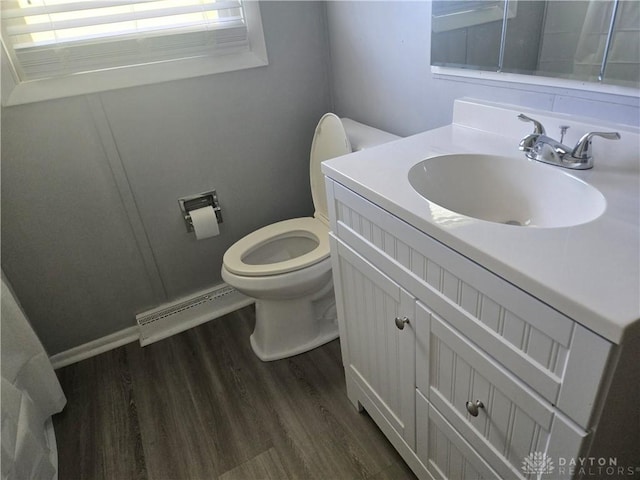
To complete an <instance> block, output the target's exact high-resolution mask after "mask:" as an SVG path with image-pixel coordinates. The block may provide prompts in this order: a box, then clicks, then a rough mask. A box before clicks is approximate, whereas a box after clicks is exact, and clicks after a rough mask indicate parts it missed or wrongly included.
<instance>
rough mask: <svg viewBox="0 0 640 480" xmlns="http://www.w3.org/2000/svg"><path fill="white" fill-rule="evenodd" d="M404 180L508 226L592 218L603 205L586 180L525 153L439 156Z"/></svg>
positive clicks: (444, 202) (454, 207) (456, 208)
mask: <svg viewBox="0 0 640 480" xmlns="http://www.w3.org/2000/svg"><path fill="white" fill-rule="evenodd" d="M409 183H410V184H411V186H412V187H413V188H414V190H415V191H416V192H418V193H419V194H420V195H422V196H423V197H424V198H426V199H427V200H429V201H430V202H432V203H435V204H437V205H439V206H440V207H443V208H446V209H447V210H450V211H452V212H455V213H458V214H461V215H465V216H468V217H473V218H477V219H480V220H486V221H489V222H496V223H503V224H507V225H519V226H528V227H534V226H535V227H547V228H549V227H569V226H573V225H580V224H582V223H587V222H590V221H592V220H595V219H596V218H598V217H599V216H600V215H602V213H603V212H604V210H605V208H606V200H605V198H604V196H603V195H602V194H601V193H600V192H599V191H598V190H597V189H596V188H594V187H592V186H591V185H589V184H588V183H585V182H583V181H582V180H580V179H578V178H576V177H574V176H573V175H570V174H569V173H567V172H566V171H563V170H560V169H559V168H556V167H553V166H549V165H544V164H540V163H537V162H533V161H531V160H527V159H525V158H517V157H500V156H494V155H476V154H457V155H442V156H438V157H433V158H430V159H428V160H424V161H422V162H420V163H418V164H416V165H414V166H413V167H412V168H411V170H409Z"/></svg>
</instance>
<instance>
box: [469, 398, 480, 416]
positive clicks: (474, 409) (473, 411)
mask: <svg viewBox="0 0 640 480" xmlns="http://www.w3.org/2000/svg"><path fill="white" fill-rule="evenodd" d="M466 405H467V412H469V414H470V415H471V416H472V417H477V416H478V412H479V409H480V408H484V403H482V402H481V401H480V400H476V401H475V402H467V403H466Z"/></svg>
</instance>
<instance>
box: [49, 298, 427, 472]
mask: <svg viewBox="0 0 640 480" xmlns="http://www.w3.org/2000/svg"><path fill="white" fill-rule="evenodd" d="M253 322H254V313H253V307H247V308H244V309H242V310H239V311H237V312H234V313H232V314H230V315H227V316H225V317H222V318H219V319H217V320H213V321H211V322H208V323H206V324H204V325H201V326H199V327H197V328H194V329H191V330H189V331H187V332H184V333H182V334H180V335H175V336H173V337H170V338H168V339H166V340H163V341H161V342H157V343H154V344H152V345H149V346H147V347H144V348H141V347H140V346H139V345H138V344H137V343H132V344H129V345H126V346H124V347H121V348H118V349H116V350H113V351H110V352H107V353H104V354H102V355H99V356H97V357H93V358H90V359H88V360H84V361H82V362H80V363H77V364H74V365H70V366H68V367H65V368H63V369H60V370H58V372H57V373H58V376H59V378H60V382H61V384H62V388H63V389H64V391H65V393H66V395H67V399H68V404H67V406H66V408H65V410H64V411H63V412H62V413H60V414H58V415H56V416H55V417H54V425H55V430H56V437H57V442H58V456H59V478H60V480H67V479H74V480H75V479H116V480H127V479H147V478H148V479H157V480H160V479H221V480H236V479H241V480H245V479H246V480H252V479H292V480H293V479H305V480H307V479H322V480H325V479H374V480H389V479H414V478H415V477H414V475H413V474H412V473H411V471H410V470H409V468H408V467H407V466H406V465H405V464H404V462H403V461H402V459H401V458H400V457H399V455H398V454H397V453H396V452H395V450H394V449H393V447H391V445H390V444H389V443H388V441H387V440H386V439H385V438H384V436H383V435H382V433H381V432H380V431H379V430H378V428H377V427H376V426H375V424H374V423H373V421H372V420H371V419H370V418H369V416H368V415H367V414H366V413H358V412H356V410H355V409H354V408H353V406H352V405H351V404H350V403H349V401H348V399H347V397H346V394H345V387H344V373H343V369H342V364H341V358H340V345H339V343H338V341H337V340H336V341H334V342H331V343H329V344H327V345H325V346H323V347H320V348H317V349H315V350H313V351H311V352H308V353H305V354H303V355H298V356H295V357H292V358H289V359H284V360H280V361H276V362H268V363H263V362H261V361H260V360H259V359H258V358H257V357H256V356H255V355H254V354H253V352H252V350H251V348H250V346H249V335H250V334H251V331H252V330H253Z"/></svg>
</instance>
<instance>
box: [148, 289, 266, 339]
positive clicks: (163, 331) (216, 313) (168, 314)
mask: <svg viewBox="0 0 640 480" xmlns="http://www.w3.org/2000/svg"><path fill="white" fill-rule="evenodd" d="M253 302H254V300H253V299H252V298H250V297H247V296H246V295H243V294H242V293H240V292H239V291H237V290H236V289H235V288H233V287H230V286H229V285H227V284H222V285H218V286H216V287H214V288H213V289H211V290H203V291H200V292H197V293H195V294H193V295H190V296H188V297H184V298H181V299H178V300H176V301H175V302H171V303H167V304H164V305H160V306H159V307H157V308H154V309H152V310H149V311H146V312H143V313H140V314H138V315H136V322H137V323H138V330H139V332H140V345H142V346H143V347H144V346H145V345H149V344H150V343H153V342H157V341H158V340H162V339H163V338H167V337H170V336H171V335H175V334H176V333H180V332H183V331H185V330H188V329H189V328H193V327H195V326H197V325H200V324H202V323H204V322H208V321H209V320H213V319H214V318H218V317H221V316H223V315H226V314H227V313H231V312H233V311H235V310H238V309H239V308H242V307H245V306H247V305H251V304H252V303H253Z"/></svg>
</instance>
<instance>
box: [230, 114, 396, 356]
mask: <svg viewBox="0 0 640 480" xmlns="http://www.w3.org/2000/svg"><path fill="white" fill-rule="evenodd" d="M398 138H399V137H396V136H395V135H392V134H390V133H387V132H383V131H381V130H378V129H375V128H373V127H369V126H367V125H363V124H361V123H358V122H355V121H353V120H350V119H346V118H345V119H342V120H341V119H340V118H339V117H337V116H336V115H334V114H333V113H327V114H325V115H324V116H323V117H322V118H321V119H320V122H319V123H318V126H317V127H316V130H315V134H314V137H313V142H312V145H311V160H310V170H309V176H310V182H311V195H312V198H313V204H314V207H315V213H314V215H313V217H303V218H294V219H291V220H284V221H281V222H277V223H273V224H271V225H267V226H266V227H263V228H260V229H258V230H256V231H255V232H252V233H250V234H249V235H247V236H245V237H243V238H242V239H240V240H238V241H237V242H236V243H234V244H233V245H232V246H231V247H230V248H229V249H228V250H227V251H226V253H225V254H224V258H223V262H222V279H223V280H224V281H225V282H226V283H227V284H228V285H231V286H232V287H234V288H236V289H237V290H238V291H240V292H242V293H244V294H245V295H247V296H249V297H252V298H254V299H255V304H256V324H255V328H254V331H253V333H252V334H251V337H250V342H251V348H252V349H253V351H254V352H255V354H256V355H257V356H258V358H260V360H262V361H271V360H278V359H281V358H286V357H290V356H293V355H297V354H299V353H303V352H306V351H308V350H311V349H313V348H316V347H319V346H320V345H323V344H325V343H327V342H330V341H331V340H334V339H335V338H337V337H338V323H337V320H336V308H335V296H334V292H333V280H332V276H331V258H330V256H329V255H330V253H329V219H328V217H327V199H326V193H325V184H324V176H323V175H322V172H321V171H320V164H321V163H322V162H323V161H324V160H328V159H330V158H334V157H338V156H340V155H345V154H347V153H351V152H352V151H355V150H361V149H363V148H369V147H372V146H375V145H379V144H381V143H385V142H389V141H391V140H396V139H398Z"/></svg>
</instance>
